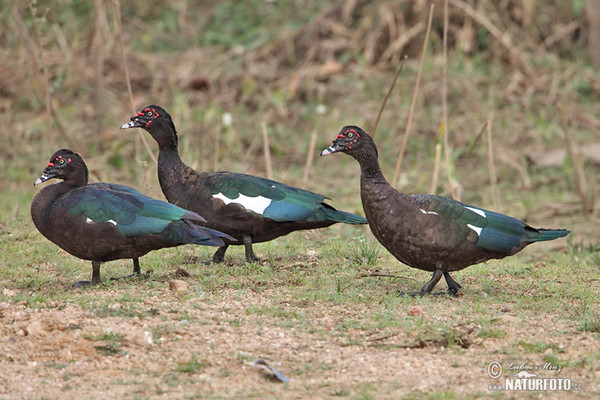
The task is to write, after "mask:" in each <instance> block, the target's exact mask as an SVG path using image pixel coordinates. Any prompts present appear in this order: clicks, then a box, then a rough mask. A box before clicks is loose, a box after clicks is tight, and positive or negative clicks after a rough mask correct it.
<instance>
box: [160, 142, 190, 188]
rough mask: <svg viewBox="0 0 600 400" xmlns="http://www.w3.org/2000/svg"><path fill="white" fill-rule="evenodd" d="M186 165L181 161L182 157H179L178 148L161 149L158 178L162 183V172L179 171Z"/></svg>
mask: <svg viewBox="0 0 600 400" xmlns="http://www.w3.org/2000/svg"><path fill="white" fill-rule="evenodd" d="M185 167H186V165H185V164H184V163H183V161H181V157H179V152H178V151H177V147H175V148H170V149H164V148H160V149H159V151H158V178H159V179H160V180H161V181H162V178H164V177H163V176H161V173H162V172H168V173H169V174H171V172H170V171H173V170H178V169H181V168H185Z"/></svg>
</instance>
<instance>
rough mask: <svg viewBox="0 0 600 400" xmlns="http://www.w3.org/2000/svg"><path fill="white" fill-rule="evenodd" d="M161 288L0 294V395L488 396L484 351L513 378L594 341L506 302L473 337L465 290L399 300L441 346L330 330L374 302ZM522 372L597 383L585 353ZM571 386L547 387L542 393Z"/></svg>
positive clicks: (407, 337) (590, 388) (403, 333)
mask: <svg viewBox="0 0 600 400" xmlns="http://www.w3.org/2000/svg"><path fill="white" fill-rule="evenodd" d="M186 282H187V283H189V284H191V285H194V283H193V282H192V281H189V280H186ZM118 286H119V285H116V287H118ZM156 286H157V287H156V288H154V289H152V290H149V289H137V288H133V289H131V290H136V291H137V290H141V291H146V292H147V293H136V296H138V295H139V298H143V299H144V300H143V302H142V303H136V304H135V312H133V313H132V312H131V310H132V309H127V308H123V307H129V305H121V304H118V303H117V304H114V305H113V306H111V307H110V308H109V309H105V310H103V312H99V311H98V310H94V308H93V306H92V307H91V310H86V309H83V308H82V307H80V306H76V305H73V304H67V303H59V302H57V303H52V304H48V305H47V308H37V309H34V308H28V307H26V306H25V305H24V304H12V303H0V323H1V324H0V397H1V398H6V399H9V398H10V399H34V398H51V399H57V398H60V399H72V398H73V399H74V398H77V399H88V398H89V399H92V398H248V397H256V398H276V399H285V398H297V399H300V398H302V399H304V398H332V397H336V398H337V397H338V396H341V397H342V398H343V397H349V398H400V397H403V396H404V395H406V394H407V393H412V394H413V396H415V392H416V393H417V394H416V397H422V396H420V395H418V393H421V392H422V393H423V394H424V393H429V392H441V393H444V392H445V391H452V392H454V394H456V395H458V396H459V397H461V398H463V397H465V398H471V397H473V396H476V395H477V396H482V397H489V396H491V395H493V392H492V391H490V390H489V389H488V385H491V384H496V383H498V381H501V380H502V378H501V379H500V380H494V379H491V378H490V377H489V376H488V373H487V366H488V364H489V363H490V362H491V361H494V360H500V361H501V362H502V363H503V366H504V368H505V371H504V376H508V375H511V374H514V373H517V372H519V371H518V370H514V371H508V370H506V367H507V366H508V364H509V362H511V361H514V362H515V363H517V364H522V363H523V362H525V363H528V364H529V365H538V366H539V365H542V364H543V357H544V355H552V354H554V352H556V351H560V358H561V359H563V360H564V359H569V360H582V359H585V357H586V355H588V354H591V353H593V352H597V351H598V349H599V347H600V346H599V343H598V340H597V338H596V337H594V335H593V334H590V333H586V332H579V331H578V330H577V328H576V327H575V326H571V325H569V323H568V322H566V321H565V320H556V319H555V318H553V316H551V315H539V316H536V317H532V318H527V319H526V320H523V319H522V318H519V317H516V316H512V315H510V312H507V313H506V314H505V315H501V317H500V318H499V321H498V324H497V328H499V329H502V330H504V331H506V332H507V333H508V334H507V336H506V337H503V338H493V337H479V336H478V334H479V332H480V331H481V327H480V326H478V325H477V324H476V323H472V322H469V321H468V319H465V318H464V317H460V318H459V317H456V316H454V315H453V312H452V309H453V308H454V306H455V305H456V306H458V305H460V303H465V302H469V301H470V300H469V299H468V298H467V296H463V297H460V298H457V299H454V298H447V297H440V298H439V299H438V300H437V302H434V303H430V304H425V305H421V304H419V302H418V301H415V303H414V305H412V306H409V307H402V308H399V309H398V310H397V314H398V318H399V319H403V318H406V316H407V315H410V316H421V318H422V319H424V320H433V321H435V320H439V321H454V322H455V323H453V324H451V326H453V328H452V330H453V331H454V338H455V342H454V343H450V344H449V343H445V342H444V339H443V336H438V339H432V340H429V339H427V338H423V337H417V335H418V333H416V332H414V331H413V332H412V333H411V332H409V331H407V330H406V329H403V328H387V329H385V330H384V331H378V330H377V329H372V330H369V329H356V330H353V329H349V330H348V331H347V332H345V333H344V334H342V333H338V332H337V331H336V330H337V329H338V328H337V327H338V326H340V324H342V323H348V322H352V320H360V319H361V316H362V315H364V313H370V312H374V310H375V308H376V307H377V306H376V305H374V306H373V307H371V306H370V305H358V306H357V305H353V306H352V308H349V307H348V306H343V305H336V304H332V303H327V304H325V303H321V302H310V303H308V302H306V301H295V300H294V299H293V298H290V299H289V302H284V303H280V304H273V303H272V301H271V300H270V299H272V298H281V295H282V294H281V293H280V292H278V293H275V292H274V291H273V289H267V290H265V291H263V292H261V293H255V292H252V291H248V292H247V293H244V294H240V291H236V290H233V289H224V290H223V291H222V293H220V295H219V296H217V297H218V298H220V299H222V300H218V301H215V299H214V298H212V297H211V296H210V295H208V294H207V295H206V296H204V297H203V296H200V297H199V298H193V299H187V300H183V297H185V296H184V294H183V293H184V292H185V290H186V288H185V287H184V288H183V289H181V288H180V291H177V290H172V289H170V288H169V287H170V285H169V283H168V282H166V281H165V282H157V284H156ZM184 286H185V285H184ZM114 287H115V286H111V288H109V289H106V288H104V289H100V288H98V289H92V290H95V294H97V296H98V297H99V304H101V303H100V302H101V301H102V297H108V296H114V295H115V294H116V292H115V290H113V289H112V288H114ZM5 290H7V289H5ZM276 290H279V289H276ZM120 292H122V291H120ZM10 294H11V293H5V295H10ZM119 294H120V295H122V294H123V293H119ZM284 297H285V296H284ZM453 303H454V304H453ZM457 303H458V304H457ZM249 305H252V306H253V307H261V306H265V307H268V306H279V307H282V308H283V309H284V310H290V311H292V310H296V311H297V312H301V313H303V316H305V317H306V320H307V321H310V323H309V324H307V325H310V326H312V327H317V328H310V329H303V328H302V327H301V326H302V324H301V323H300V324H299V323H298V322H297V321H289V324H286V323H285V322H286V321H285V319H281V318H277V317H273V316H269V315H260V314H252V315H249V311H248V310H249V308H248V307H249ZM307 328H308V327H307ZM417 331H418V330H417ZM103 335H104V336H103ZM111 335H112V336H111ZM101 337H105V338H106V337H113V338H118V339H117V340H116V341H114V340H113V341H112V342H111V341H110V340H101V339H99V338H101ZM440 338H442V339H440ZM520 341H523V342H528V343H533V342H538V341H543V342H545V343H550V344H555V345H556V346H555V347H553V348H548V349H547V350H546V351H545V352H544V353H543V354H526V353H524V352H523V351H522V349H515V348H514V347H515V343H519V342H520ZM259 357H260V358H263V359H264V360H266V361H267V362H268V363H269V364H270V365H271V366H273V367H275V368H277V369H278V370H279V371H281V372H282V373H283V374H285V375H286V376H287V377H288V378H290V381H289V383H287V384H282V383H280V382H277V381H274V380H270V379H268V377H266V376H265V375H264V374H262V373H261V371H260V370H259V369H258V368H256V367H253V366H251V365H250V362H251V361H252V360H253V359H255V358H259ZM186 366H187V368H186ZM530 372H535V373H536V374H537V375H538V377H555V376H558V377H562V378H570V379H571V380H572V382H573V383H581V389H582V390H581V391H579V392H578V394H579V398H592V396H593V395H592V393H593V392H597V391H598V389H599V385H598V382H599V378H600V372H599V371H594V366H593V365H585V363H579V364H575V363H574V364H573V365H572V366H567V367H565V368H563V370H562V371H560V373H559V374H558V375H555V371H548V370H543V369H538V370H535V371H530ZM522 394H523V393H517V395H522ZM530 394H531V395H532V396H533V397H536V398H539V397H538V396H539V395H534V394H533V393H530ZM508 395H509V397H510V396H512V394H510V393H509V394H508ZM572 395H573V393H572V392H568V393H565V392H561V393H559V392H555V393H550V395H549V397H550V398H562V397H565V398H566V397H572ZM588 396H589V397H588ZM544 398H546V397H544Z"/></svg>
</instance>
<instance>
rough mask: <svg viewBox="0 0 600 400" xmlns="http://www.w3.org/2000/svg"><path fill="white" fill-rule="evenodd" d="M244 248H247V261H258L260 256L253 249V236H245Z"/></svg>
mask: <svg viewBox="0 0 600 400" xmlns="http://www.w3.org/2000/svg"><path fill="white" fill-rule="evenodd" d="M243 241H244V249H245V250H246V261H247V262H255V261H258V260H259V258H258V257H256V255H255V254H254V250H252V238H251V237H250V236H244V237H243Z"/></svg>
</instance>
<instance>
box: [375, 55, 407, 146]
mask: <svg viewBox="0 0 600 400" xmlns="http://www.w3.org/2000/svg"><path fill="white" fill-rule="evenodd" d="M407 58H408V56H404V57H402V62H400V67H398V71H396V75H395V76H394V80H393V81H392V85H391V86H390V88H389V89H388V92H387V94H386V95H385V97H384V98H383V103H381V108H379V114H377V119H376V120H375V125H373V129H371V137H375V133H377V125H379V120H380V119H381V114H383V109H384V108H385V105H386V104H387V101H388V99H389V98H390V95H391V94H392V90H394V86H396V81H397V80H398V77H399V76H400V73H401V72H402V69H404V62H405V61H406V59H407Z"/></svg>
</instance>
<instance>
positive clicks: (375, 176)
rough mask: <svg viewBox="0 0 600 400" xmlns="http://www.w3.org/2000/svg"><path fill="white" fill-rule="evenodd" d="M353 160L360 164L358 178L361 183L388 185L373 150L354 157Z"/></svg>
mask: <svg viewBox="0 0 600 400" xmlns="http://www.w3.org/2000/svg"><path fill="white" fill-rule="evenodd" d="M354 158H356V160H357V161H358V163H359V164H360V178H361V181H362V182H370V183H374V184H388V182H387V180H386V179H385V177H384V176H383V173H382V172H381V168H380V167H379V162H378V161H377V153H376V151H375V150H373V151H368V152H363V153H360V154H357V155H354Z"/></svg>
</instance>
